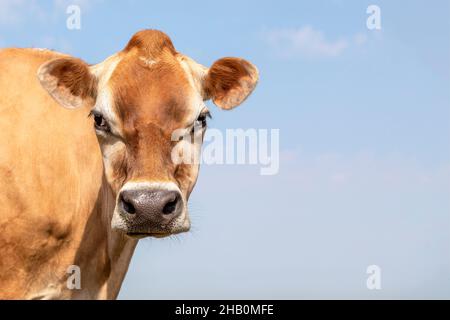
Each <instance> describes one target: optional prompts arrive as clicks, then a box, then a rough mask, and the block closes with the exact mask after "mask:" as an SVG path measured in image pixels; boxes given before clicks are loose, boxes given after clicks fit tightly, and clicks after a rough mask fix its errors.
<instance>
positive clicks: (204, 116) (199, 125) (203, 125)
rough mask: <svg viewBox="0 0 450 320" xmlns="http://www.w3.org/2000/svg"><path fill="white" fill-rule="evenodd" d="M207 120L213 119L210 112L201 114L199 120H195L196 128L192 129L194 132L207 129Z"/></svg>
mask: <svg viewBox="0 0 450 320" xmlns="http://www.w3.org/2000/svg"><path fill="white" fill-rule="evenodd" d="M207 118H211V114H210V113H209V111H207V112H203V113H201V114H200V115H199V116H198V118H197V120H195V123H194V128H193V129H192V131H194V130H195V128H202V129H203V128H206V125H207V120H206V119H207Z"/></svg>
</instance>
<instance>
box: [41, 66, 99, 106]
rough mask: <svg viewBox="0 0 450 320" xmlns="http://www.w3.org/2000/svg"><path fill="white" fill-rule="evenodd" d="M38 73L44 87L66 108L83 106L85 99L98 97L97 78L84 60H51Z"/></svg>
mask: <svg viewBox="0 0 450 320" xmlns="http://www.w3.org/2000/svg"><path fill="white" fill-rule="evenodd" d="M37 75H38V79H39V81H40V83H41V85H42V86H43V87H44V89H45V90H47V91H48V93H49V94H50V95H51V96H52V97H53V98H54V99H55V100H56V101H57V102H58V103H59V104H60V105H62V106H63V107H65V108H69V109H75V108H78V107H81V106H82V105H83V101H84V100H85V99H88V98H93V99H95V97H96V94H97V80H96V78H95V76H94V75H93V74H92V73H91V72H90V70H89V66H88V65H87V64H86V63H85V62H84V61H82V60H79V59H75V58H58V59H55V60H51V61H49V62H46V63H44V64H43V65H42V66H41V67H40V68H39V70H38V74H37Z"/></svg>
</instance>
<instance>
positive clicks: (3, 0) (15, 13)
mask: <svg viewBox="0 0 450 320" xmlns="http://www.w3.org/2000/svg"><path fill="white" fill-rule="evenodd" d="M98 2H100V0H95V1H94V0H91V1H88V0H53V2H51V4H50V6H49V7H48V8H45V7H44V6H43V1H37V0H0V25H17V24H20V23H23V22H24V21H26V20H28V19H30V20H33V21H34V20H40V21H48V20H49V19H50V20H52V21H53V20H54V17H55V16H62V17H65V15H66V8H67V7H68V6H69V5H78V6H80V7H81V8H82V9H83V10H89V9H90V8H91V7H92V6H93V5H94V4H96V3H98Z"/></svg>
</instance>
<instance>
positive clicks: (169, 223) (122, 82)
mask: <svg viewBox="0 0 450 320" xmlns="http://www.w3.org/2000/svg"><path fill="white" fill-rule="evenodd" d="M38 77H39V80H40V81H41V84H42V85H43V87H44V88H45V89H46V90H47V91H48V92H49V93H50V94H51V95H52V96H53V97H54V98H55V99H56V100H57V101H58V102H59V103H60V104H61V105H62V106H64V107H67V108H76V107H79V106H82V105H86V104H89V105H90V106H92V108H91V109H92V110H91V116H92V121H93V130H95V133H96V135H97V137H98V141H99V143H100V147H101V150H102V154H103V163H104V173H105V178H106V181H107V182H108V184H109V185H110V187H111V190H112V191H113V193H114V194H115V196H116V205H115V209H114V213H113V217H112V226H113V228H115V229H119V230H122V231H123V232H125V233H126V234H128V235H129V236H133V237H145V236H156V237H162V236H167V235H170V234H175V233H179V232H183V231H187V230H189V227H190V222H189V216H188V213H187V201H188V199H189V195H190V193H191V191H192V189H193V187H194V185H195V182H196V180H197V176H198V163H196V162H195V161H186V160H187V159H190V160H192V157H186V156H185V154H186V153H188V154H191V155H195V154H198V153H199V152H200V148H201V143H198V142H199V141H200V142H201V141H202V138H203V135H204V132H205V130H206V124H207V118H208V116H209V111H208V109H207V107H206V105H205V103H204V101H205V100H207V99H212V100H213V101H214V103H215V104H216V105H217V106H219V107H220V108H222V109H226V110H228V109H232V108H233V107H235V106H237V105H239V104H240V103H241V102H242V101H244V100H245V98H246V97H247V96H248V95H249V94H250V93H251V91H252V90H253V89H254V87H255V85H256V82H257V79H258V72H257V70H256V68H255V67H254V66H253V65H252V64H251V63H249V62H247V61H245V60H242V59H237V58H224V59H220V60H218V61H216V62H215V63H214V64H213V66H212V67H211V68H209V69H208V68H206V67H203V66H201V65H199V64H197V63H196V62H194V61H193V60H191V59H190V58H188V57H186V56H183V55H182V54H180V53H178V52H176V51H175V49H174V47H173V45H172V43H171V41H170V39H169V38H168V37H167V36H166V35H165V34H163V33H162V32H159V31H154V30H145V31H141V32H138V33H137V34H136V35H134V36H133V38H132V39H131V40H130V42H129V43H128V45H127V47H126V48H125V49H124V50H123V51H121V52H119V53H118V54H116V55H114V56H112V57H110V58H108V59H107V60H105V61H104V62H102V63H100V64H98V65H95V66H88V65H86V64H85V63H84V62H82V61H80V60H77V59H74V58H60V59H56V60H53V61H50V62H47V63H46V64H44V65H43V66H42V67H41V68H40V70H39V73H38ZM174 157H175V158H176V159H177V161H175V159H174ZM180 159H184V160H185V161H181V162H180V161H179V160H180Z"/></svg>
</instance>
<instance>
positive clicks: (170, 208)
mask: <svg viewBox="0 0 450 320" xmlns="http://www.w3.org/2000/svg"><path fill="white" fill-rule="evenodd" d="M119 202H120V206H121V207H122V211H123V212H124V213H126V214H128V215H136V217H139V218H140V219H145V220H149V221H155V222H157V221H161V220H162V219H173V218H175V217H176V216H178V215H180V214H181V211H182V209H183V208H182V207H183V206H182V200H181V195H180V193H179V192H178V191H168V190H123V191H122V192H121V193H120V198H119Z"/></svg>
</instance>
